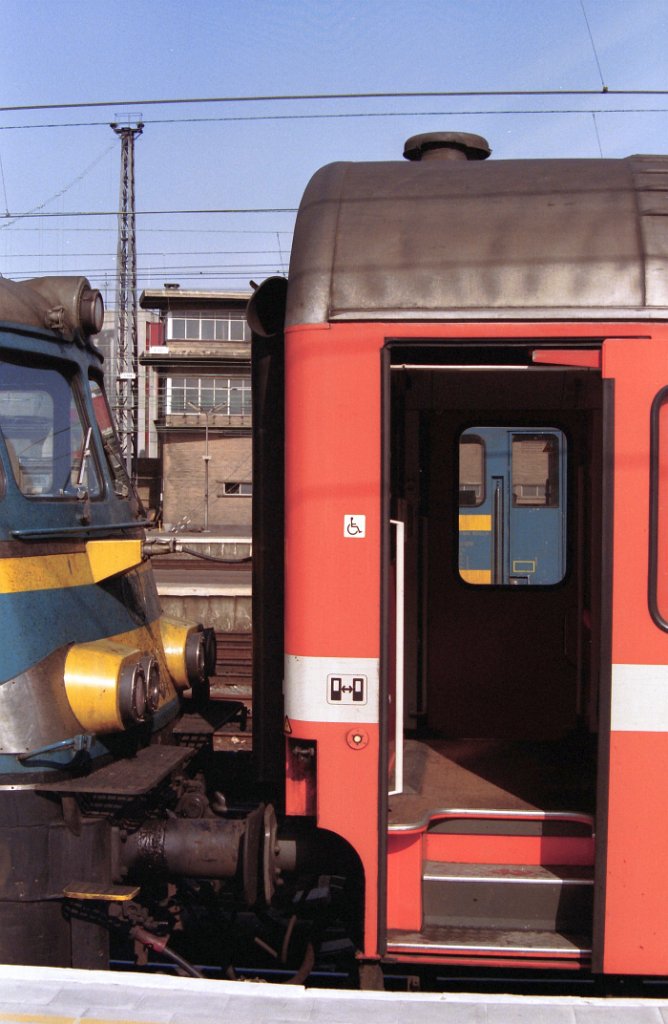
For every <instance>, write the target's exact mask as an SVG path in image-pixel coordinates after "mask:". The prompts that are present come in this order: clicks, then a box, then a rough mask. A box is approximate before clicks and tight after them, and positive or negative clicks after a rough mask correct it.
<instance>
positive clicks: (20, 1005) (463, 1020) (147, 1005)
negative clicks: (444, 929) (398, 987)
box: [0, 966, 668, 1024]
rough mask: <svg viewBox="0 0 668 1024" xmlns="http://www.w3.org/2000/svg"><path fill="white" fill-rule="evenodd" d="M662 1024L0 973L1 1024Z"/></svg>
mask: <svg viewBox="0 0 668 1024" xmlns="http://www.w3.org/2000/svg"><path fill="white" fill-rule="evenodd" d="M358 1020H359V1021H364V1024H405V1022H406V1021H410V1022H411V1024H536V1022H537V1021H540V1024H668V1000H664V999H656V1000H650V999H617V998H615V999H612V998H611V999H598V998H591V999H587V998H576V997H571V996H551V997H550V996H507V995H477V994H475V993H460V994H449V993H443V994H430V993H424V994H421V993H406V994H404V993H396V992H350V991H333V990H329V989H307V988H303V987H301V986H294V987H293V986H282V985H272V984H262V983H257V982H229V981H201V980H198V979H189V978H174V977H171V976H169V975H149V974H122V973H118V974H114V973H111V972H103V971H75V970H61V969H57V968H48V967H3V966H0V1022H2V1024H79V1022H80V1021H90V1022H96V1024H121V1022H123V1024H134V1022H141V1024H192V1022H193V1021H196V1022H197V1024H221V1021H234V1024H261V1022H264V1021H267V1022H271V1024H292V1022H296V1024H320V1022H322V1024H353V1022H355V1021H358Z"/></svg>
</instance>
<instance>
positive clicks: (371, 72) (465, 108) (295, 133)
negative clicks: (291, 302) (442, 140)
mask: <svg viewBox="0 0 668 1024" xmlns="http://www.w3.org/2000/svg"><path fill="white" fill-rule="evenodd" d="M583 2H584V11H583ZM585 12H586V17H587V19H588V22H589V27H590V29H591V34H592V36H593V41H594V45H595V50H594V47H593V46H592V42H591V39H590V36H589V32H588V29H587V22H586V20H585ZM0 23H1V24H2V26H3V29H2V37H1V38H0V97H2V99H1V105H2V106H3V107H5V108H11V107H14V108H17V107H20V106H27V105H31V104H77V103H87V102H88V103H104V104H108V105H106V106H103V107H95V108H88V109H86V108H79V109H60V110H17V109H4V110H2V111H0V161H1V169H2V174H1V176H0V273H2V274H4V275H5V276H7V277H17V278H21V277H25V276H29V275H37V274H45V273H86V274H88V275H89V276H90V277H91V279H92V280H93V281H94V282H95V283H96V284H97V285H98V286H101V287H102V288H103V290H104V292H105V297H106V299H107V302H108V304H110V305H112V304H113V298H114V276H115V251H116V232H117V224H116V218H115V217H114V216H113V215H108V216H105V217H95V218H91V217H86V218H84V217H64V216H61V215H62V214H64V213H72V212H95V211H113V210H116V209H117V208H118V191H119V173H120V145H119V143H118V140H117V139H116V137H115V136H114V134H113V132H112V131H111V129H110V128H109V122H110V121H113V120H117V119H121V120H123V119H127V118H128V117H130V118H131V119H134V118H135V117H136V115H138V114H141V116H142V120H143V121H144V123H145V128H144V132H143V135H142V136H141V138H139V139H138V140H137V144H136V203H137V210H138V213H139V216H138V235H137V247H138V268H139V285H140V287H147V286H148V287H160V286H161V285H162V283H163V282H164V281H166V280H167V281H180V282H181V283H182V284H183V285H184V287H185V286H188V287H202V288H219V287H221V288H245V287H247V286H248V280H249V279H250V278H254V279H255V280H259V279H262V278H263V277H265V276H268V275H269V274H271V273H276V272H277V271H278V272H281V271H284V270H286V269H287V260H288V256H289V248H290V241H291V231H292V226H293V223H294V215H293V214H292V213H255V214H206V215H187V214H176V213H165V214H163V215H160V216H157V215H151V216H148V215H142V214H141V211H142V210H166V211H174V210H191V209H207V210H210V209H220V208H234V209H239V208H243V209H247V208H252V209H256V208H277V207H278V208H294V207H296V206H297V205H298V203H299V198H300V196H301V193H302V191H303V189H304V186H305V185H306V183H307V181H308V179H309V177H310V176H311V174H312V173H313V172H314V171H315V170H316V169H317V168H318V167H319V166H321V165H323V164H325V163H328V162H330V161H332V160H359V159H361V160H376V159H378V160H388V159H400V158H401V151H402V146H403V142H404V140H405V139H406V138H407V137H408V136H410V135H413V134H416V133H417V132H421V131H429V130H462V131H474V132H477V133H479V134H482V135H484V136H485V137H486V138H487V139H488V140H489V142H490V144H491V146H492V149H493V153H494V156H493V158H495V159H510V158H522V157H544V156H547V157H593V158H597V157H599V156H601V155H603V156H604V157H620V156H625V155H628V154H630V153H637V152H661V151H666V147H667V146H668V95H666V96H653V97H652V96H617V95H613V94H611V92H609V93H608V94H605V95H604V94H603V92H602V86H603V84H605V85H606V86H607V88H608V89H609V90H611V91H612V90H652V89H655V90H662V89H668V63H667V62H666V56H665V55H666V50H667V48H668V0H412V2H405V0H187V2H176V0H161V2H158V0H0ZM599 68H600V69H599ZM569 89H577V90H593V91H594V93H595V95H591V96H567V95H561V96H550V97H547V96H542V97H538V96H533V97H532V96H522V97H511V96H501V97H476V98H452V97H412V98H387V99H386V98H373V99H371V98H370V99H346V100H344V99H339V100H309V101H301V102H297V101H294V102H293V101H288V102H286V101H282V102H270V101H262V102H253V103H249V102H230V103H220V104H201V103H199V104H198V103H192V104H183V105H181V104H179V105H164V106H162V105H153V104H149V103H148V101H149V100H157V99H187V98H206V97H222V96H238V97H250V96H260V95H262V96H275V95H290V96H292V95H297V94H305V93H309V94H311V93H360V92H393V93H396V92H433V91H437V92H447V91H467V90H470V91H486V90H489V91H515V90H517V91H523V90H558V91H560V92H562V93H565V92H566V91H567V90H569ZM121 101H128V102H127V103H125V102H121ZM650 108H653V110H654V111H655V112H653V113H652V112H649V109H650ZM555 111H559V113H556V112H555ZM568 111H578V112H570V113H569V112H568ZM29 211H34V212H35V213H39V214H42V216H39V217H32V218H25V217H24V218H18V217H17V216H16V215H17V214H20V213H26V212H29ZM8 213H9V214H10V216H7V214H8ZM47 213H48V214H50V215H54V214H57V215H59V216H48V217H47V216H43V215H44V214H47ZM12 215H13V216H12Z"/></svg>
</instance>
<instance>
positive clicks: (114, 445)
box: [89, 380, 131, 498]
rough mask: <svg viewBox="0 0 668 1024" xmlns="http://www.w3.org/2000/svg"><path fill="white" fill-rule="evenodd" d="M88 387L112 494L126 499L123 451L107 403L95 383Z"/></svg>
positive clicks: (128, 489)
mask: <svg viewBox="0 0 668 1024" xmlns="http://www.w3.org/2000/svg"><path fill="white" fill-rule="evenodd" d="M89 386H90V394H91V399H92V402H93V411H94V413H95V420H96V422H97V425H98V427H99V430H100V434H101V436H102V447H103V448H104V454H105V458H106V460H107V465H108V466H109V470H110V472H111V477H112V480H113V483H114V493H115V494H117V495H118V496H119V497H121V498H126V497H127V496H128V494H129V493H130V487H131V485H130V478H129V476H128V473H127V470H126V468H125V462H124V461H123V451H122V448H121V443H120V440H119V437H118V434H117V433H116V427H115V426H114V421H113V418H112V415H111V410H110V408H109V405H108V403H107V396H106V395H105V393H104V391H103V390H102V388H101V387H100V385H99V384H98V383H97V381H94V380H91V381H90V382H89Z"/></svg>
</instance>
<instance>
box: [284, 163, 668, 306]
mask: <svg viewBox="0 0 668 1024" xmlns="http://www.w3.org/2000/svg"><path fill="white" fill-rule="evenodd" d="M667 212H668V157H663V156H637V157H629V158H627V159H624V160H499V161H495V160H490V161H484V162H481V161H474V162H459V161H452V162H451V161H445V162H441V161H427V162H420V163H402V162H397V163H380V162H379V163H359V164H353V163H338V164H330V165H328V166H327V167H324V168H322V169H321V170H320V171H318V172H317V173H316V174H315V176H314V177H313V178H312V180H311V182H310V184H309V186H308V187H307V189H306V192H305V194H304V198H303V200H302V204H301V207H300V212H299V215H298V218H297V224H296V228H295V237H294V243H293V248H292V258H291V263H290V276H289V281H290V287H289V295H288V307H287V315H286V324H287V325H288V326H290V325H295V324H307V323H323V322H326V321H328V320H337V319H340V320H346V319H349V320H352V319H387V320H396V321H401V320H411V319H413V320H414V319H420V320H424V321H429V320H454V319H465V320H471V319H483V320H484V319H489V318H490V317H494V319H498V318H499V317H504V318H508V319H528V318H544V317H549V318H550V319H554V318H555V317H556V318H560V319H570V318H573V319H583V318H587V319H604V320H609V319H617V318H621V319H636V318H647V317H650V316H659V317H664V318H665V317H668V217H666V213H667Z"/></svg>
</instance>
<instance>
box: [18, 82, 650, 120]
mask: <svg viewBox="0 0 668 1024" xmlns="http://www.w3.org/2000/svg"><path fill="white" fill-rule="evenodd" d="M601 94H603V95H606V96H668V89H609V88H608V87H607V86H605V85H604V86H603V87H602V88H601V89H452V90H450V89H447V90H443V89H439V90H425V91H419V90H418V91H396V92H316V93H293V94H287V93H286V94H284V93H280V94H274V95H272V94H263V95H258V96H243V95H237V96H191V97H163V98H161V99H131V100H127V99H125V100H119V99H113V100H80V101H77V102H73V103H21V104H9V105H6V106H4V105H2V106H0V113H11V112H14V111H16V112H18V111H25V110H94V109H100V108H102V107H114V108H115V109H116V108H119V107H138V106H139V107H156V106H186V105H188V104H193V105H203V104H215V103H289V102H295V103H303V102H304V101H307V100H321V101H327V100H365V99H368V100H371V99H390V100H397V99H446V98H448V99H455V98H457V99H464V98H478V97H492V96H495V97H499V98H502V97H507V96H600V95H601Z"/></svg>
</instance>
